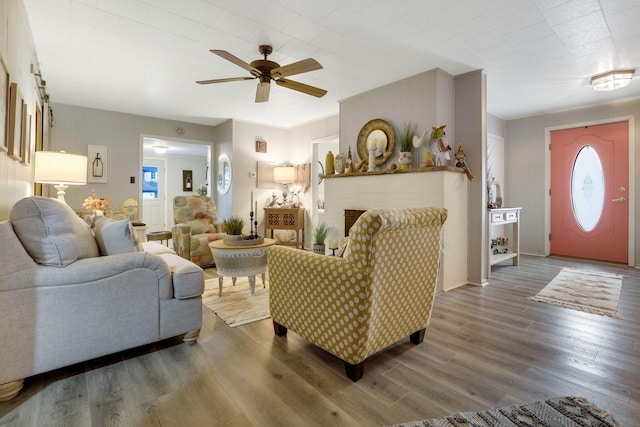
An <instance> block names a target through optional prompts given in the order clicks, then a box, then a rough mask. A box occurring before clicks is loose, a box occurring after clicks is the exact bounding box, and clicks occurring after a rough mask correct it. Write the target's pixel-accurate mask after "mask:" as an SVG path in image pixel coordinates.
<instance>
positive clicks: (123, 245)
mask: <svg viewBox="0 0 640 427" xmlns="http://www.w3.org/2000/svg"><path fill="white" fill-rule="evenodd" d="M93 232H94V234H95V236H96V242H98V247H99V248H100V255H103V256H105V255H115V254H124V253H128V252H140V251H142V246H141V245H139V244H138V242H137V241H136V235H135V233H134V231H133V226H132V225H131V221H129V220H128V219H121V220H117V221H114V220H112V219H109V218H107V217H104V216H97V217H96V218H95V223H94V228H93Z"/></svg>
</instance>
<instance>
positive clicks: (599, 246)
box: [550, 121, 630, 264]
mask: <svg viewBox="0 0 640 427" xmlns="http://www.w3.org/2000/svg"><path fill="white" fill-rule="evenodd" d="M550 150H551V155H550V156H551V169H550V170H551V187H550V188H551V189H550V198H551V233H550V253H551V254H552V255H561V256H570V257H577V258H585V259H592V260H599V261H610V262H617V263H625V264H626V263H627V262H628V261H629V259H630V257H629V232H630V230H629V122H628V121H619V122H614V123H606V124H596V125H587V126H580V127H575V128H570V129H561V130H554V131H551V134H550Z"/></svg>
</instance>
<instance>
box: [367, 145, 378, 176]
mask: <svg viewBox="0 0 640 427" xmlns="http://www.w3.org/2000/svg"><path fill="white" fill-rule="evenodd" d="M368 170H369V172H373V171H374V170H376V150H369V169H368Z"/></svg>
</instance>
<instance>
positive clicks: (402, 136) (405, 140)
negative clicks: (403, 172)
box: [396, 123, 416, 169]
mask: <svg viewBox="0 0 640 427" xmlns="http://www.w3.org/2000/svg"><path fill="white" fill-rule="evenodd" d="M415 133H416V125H415V124H413V123H403V124H402V127H401V128H400V129H398V131H397V132H396V135H397V138H398V144H399V146H400V157H399V158H398V163H400V169H410V168H411V162H412V160H413V156H412V154H411V150H412V149H413V136H414V135H415Z"/></svg>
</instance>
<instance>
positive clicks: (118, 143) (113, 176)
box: [51, 104, 216, 220]
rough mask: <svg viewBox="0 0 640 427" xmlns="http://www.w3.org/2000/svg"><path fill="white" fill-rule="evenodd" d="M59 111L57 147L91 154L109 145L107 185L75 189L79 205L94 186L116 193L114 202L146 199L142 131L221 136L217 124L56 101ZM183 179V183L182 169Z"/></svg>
mask: <svg viewBox="0 0 640 427" xmlns="http://www.w3.org/2000/svg"><path fill="white" fill-rule="evenodd" d="M53 110H54V114H55V117H56V119H55V126H54V127H53V129H52V130H51V149H52V150H66V151H67V152H70V153H76V154H85V155H86V154H87V145H89V144H93V145H106V146H108V159H107V183H105V184H98V183H88V184H87V185H86V186H72V187H69V189H68V190H67V196H66V200H67V204H69V206H71V207H73V208H80V207H81V206H82V202H83V201H84V199H85V198H86V197H87V196H89V195H90V194H91V189H95V190H96V192H97V193H98V195H99V196H104V195H106V194H108V195H110V196H111V203H112V205H115V206H119V205H121V204H122V202H123V201H124V200H126V199H128V198H134V199H140V188H141V187H140V185H141V180H140V175H141V171H142V169H141V168H142V147H141V144H140V140H141V135H145V136H156V137H158V138H167V139H169V138H174V139H175V138H180V140H183V141H187V140H191V141H201V142H205V141H210V142H211V143H213V142H214V141H215V138H216V129H215V127H213V126H204V125H198V124H193V123H185V122H176V121H172V120H164V119H158V118H152V117H144V116H137V115H133V114H124V113H117V112H113V111H104V110H97V109H93V108H85V107H78V106H72V105H66V104H53ZM177 128H181V129H183V133H182V134H181V135H178V134H177V132H176V129H177ZM132 176H133V177H136V182H135V184H131V183H130V178H131V177H132ZM179 183H180V186H182V170H181V169H180V178H179ZM196 184H198V181H196ZM168 220H171V217H169V218H168Z"/></svg>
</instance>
